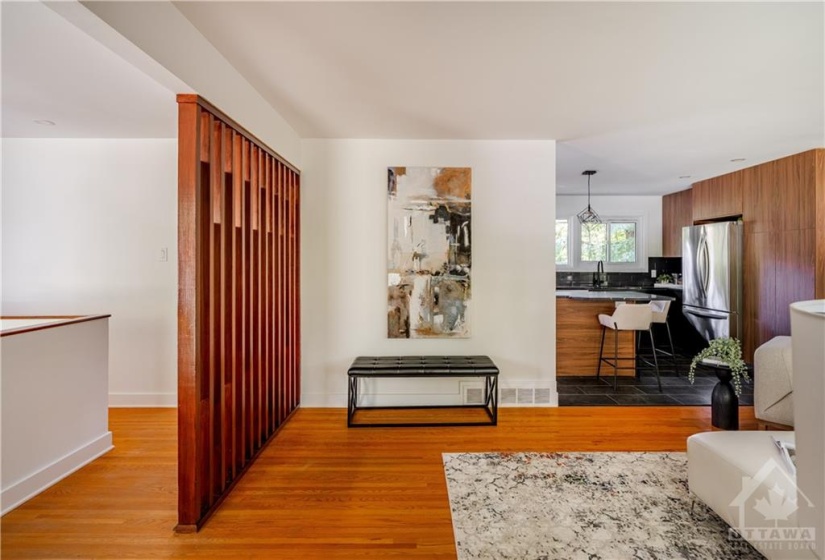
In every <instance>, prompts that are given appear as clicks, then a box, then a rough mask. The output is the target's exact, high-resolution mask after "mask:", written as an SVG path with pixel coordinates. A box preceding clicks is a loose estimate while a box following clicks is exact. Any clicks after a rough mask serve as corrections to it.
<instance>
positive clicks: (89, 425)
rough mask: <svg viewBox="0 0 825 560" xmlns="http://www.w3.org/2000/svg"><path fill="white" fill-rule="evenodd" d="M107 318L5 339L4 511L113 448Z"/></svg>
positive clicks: (1, 502) (0, 483) (0, 344)
mask: <svg viewBox="0 0 825 560" xmlns="http://www.w3.org/2000/svg"><path fill="white" fill-rule="evenodd" d="M3 323H4V325H3V326H4V327H6V324H5V323H6V321H3ZM108 323H109V321H108V319H96V320H93V321H86V322H83V323H76V324H71V325H63V326H59V327H52V328H48V329H43V330H37V331H31V332H26V333H19V334H13V335H9V336H4V337H3V338H2V339H0V347H2V368H3V391H2V403H3V406H2V409H3V412H2V418H3V427H2V439H3V457H2V477H1V478H0V487H2V494H0V505H2V508H1V510H2V513H3V514H4V515H5V514H6V512H8V511H9V510H11V509H13V508H15V507H17V506H18V505H20V504H21V503H23V502H25V501H26V500H28V499H29V498H31V497H33V496H34V495H36V494H39V493H40V492H42V491H43V490H45V489H46V488H48V487H49V486H51V485H52V484H54V483H56V482H57V481H59V480H61V479H63V478H65V477H66V476H68V475H70V474H71V473H73V472H74V471H76V470H77V469H79V468H80V467H82V466H83V465H85V464H87V463H89V462H91V461H93V460H94V459H96V458H97V457H99V456H100V455H102V454H103V453H106V452H107V451H109V450H110V449H111V448H112V432H110V431H109V410H108V402H107V401H108V394H107V393H108V391H107V389H108V380H107V371H108V360H109V358H108V356H109V326H108ZM12 328H13V327H12Z"/></svg>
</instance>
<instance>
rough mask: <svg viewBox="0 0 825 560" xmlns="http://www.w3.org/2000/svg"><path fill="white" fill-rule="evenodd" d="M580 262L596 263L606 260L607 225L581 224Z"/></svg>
mask: <svg viewBox="0 0 825 560" xmlns="http://www.w3.org/2000/svg"><path fill="white" fill-rule="evenodd" d="M581 234H582V236H581V240H582V243H581V250H582V252H581V260H582V261H583V262H596V261H606V260H607V224H582V226H581Z"/></svg>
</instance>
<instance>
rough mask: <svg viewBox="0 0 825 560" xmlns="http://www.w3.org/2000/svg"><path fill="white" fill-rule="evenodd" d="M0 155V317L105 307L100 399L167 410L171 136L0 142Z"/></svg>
mask: <svg viewBox="0 0 825 560" xmlns="http://www.w3.org/2000/svg"><path fill="white" fill-rule="evenodd" d="M2 153H3V175H2V177H3V191H2V203H3V207H2V216H3V223H2V230H3V231H2V243H3V245H2V247H3V253H2V258H3V269H2V280H3V283H2V288H3V291H2V311H3V314H4V315H8V314H38V313H41V314H72V315H80V314H82V315H85V314H94V313H111V314H112V317H111V320H110V322H109V324H110V338H109V341H110V353H109V356H110V358H109V391H110V402H111V403H112V404H114V405H132V406H140V405H171V406H174V405H176V404H177V403H176V396H175V395H176V383H177V369H176V368H177V348H176V345H177V335H176V332H177V331H176V329H177V265H176V263H177V141H176V140H168V139H149V140H147V139H141V140H111V139H107V140H97V139H94V140H89V139H4V140H3V148H2ZM163 247H165V248H167V249H168V261H167V262H161V261H160V251H161V248H163Z"/></svg>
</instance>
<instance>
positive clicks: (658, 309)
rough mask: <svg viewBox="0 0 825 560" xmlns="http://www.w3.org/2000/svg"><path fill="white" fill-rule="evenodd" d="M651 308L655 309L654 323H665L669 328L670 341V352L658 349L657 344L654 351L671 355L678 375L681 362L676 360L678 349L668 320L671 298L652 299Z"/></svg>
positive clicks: (674, 369) (674, 370) (668, 337)
mask: <svg viewBox="0 0 825 560" xmlns="http://www.w3.org/2000/svg"><path fill="white" fill-rule="evenodd" d="M650 309H651V310H652V311H653V324H655V325H661V324H664V325H665V328H666V329H667V340H668V342H669V343H670V352H669V353H668V352H667V351H666V350H658V349H656V347H655V346H654V347H653V353H654V354H656V352H658V353H660V354H662V355H664V356H670V357H671V359H672V360H673V373H675V374H676V375H677V376H678V375H679V363H678V361H677V360H676V349H675V348H674V347H673V336H671V334H670V323H668V322H667V317H668V313H669V312H670V300H655V301H651V302H650ZM648 363H650V362H648Z"/></svg>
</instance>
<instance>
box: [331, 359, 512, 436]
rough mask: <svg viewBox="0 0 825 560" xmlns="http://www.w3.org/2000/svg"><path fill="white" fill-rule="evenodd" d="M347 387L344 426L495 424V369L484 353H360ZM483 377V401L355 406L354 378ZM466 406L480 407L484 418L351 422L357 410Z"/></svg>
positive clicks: (349, 372) (350, 371) (496, 418)
mask: <svg viewBox="0 0 825 560" xmlns="http://www.w3.org/2000/svg"><path fill="white" fill-rule="evenodd" d="M347 373H348V375H349V389H348V399H347V402H348V408H347V426H349V427H350V428H358V427H396V426H495V425H496V424H497V423H498V368H497V367H496V365H495V364H494V363H493V360H491V359H490V358H489V357H487V356H381V357H368V356H361V357H358V358H356V359H355V361H354V362H353V363H352V366H350V368H349V371H348V372H347ZM380 377H384V378H416V377H421V378H423V377H440V378H463V377H482V378H484V397H483V404H461V405H432V406H369V407H365V406H358V380H359V379H373V378H380ZM414 408H419V409H433V408H466V409H483V410H484V411H485V412H486V416H487V419H486V420H484V421H481V422H478V421H466V422H465V421H460V422H437V423H435V422H428V421H424V422H403V423H399V422H380V423H369V424H362V423H356V422H355V414H356V412H358V411H359V410H367V409H369V410H379V409H384V410H392V409H414Z"/></svg>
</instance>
